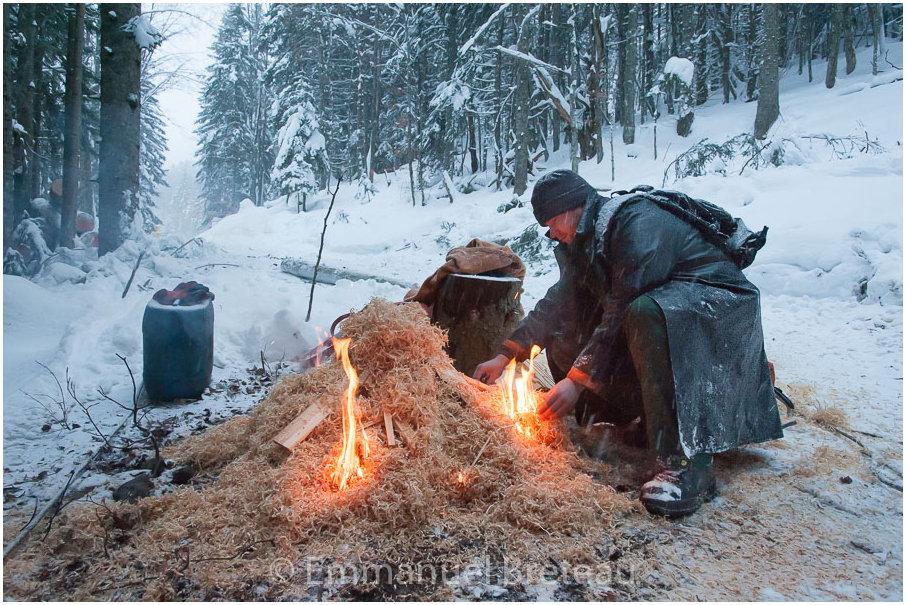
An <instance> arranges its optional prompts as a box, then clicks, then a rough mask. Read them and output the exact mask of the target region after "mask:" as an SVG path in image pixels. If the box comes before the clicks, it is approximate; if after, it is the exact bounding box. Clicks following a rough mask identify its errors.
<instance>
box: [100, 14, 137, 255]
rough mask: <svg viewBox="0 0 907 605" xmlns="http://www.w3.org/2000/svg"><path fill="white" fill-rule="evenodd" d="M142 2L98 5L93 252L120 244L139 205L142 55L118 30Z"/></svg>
mask: <svg viewBox="0 0 907 605" xmlns="http://www.w3.org/2000/svg"><path fill="white" fill-rule="evenodd" d="M140 14H141V4H138V3H124V4H103V5H101V44H100V46H101V145H100V159H99V163H98V215H99V216H98V219H99V221H98V222H99V233H98V254H99V255H104V254H107V253H108V252H111V251H113V250H116V249H117V248H119V247H120V246H121V245H122V244H123V242H124V241H125V239H126V235H127V232H128V230H129V227H130V224H131V222H132V217H133V215H134V214H135V211H136V209H137V207H138V192H139V122H140V111H141V106H140V103H141V81H140V72H141V69H140V68H141V53H140V49H139V46H138V44H136V41H135V36H134V35H133V34H132V33H129V32H126V31H124V30H123V27H124V26H125V25H126V24H127V23H128V22H129V20H130V19H132V18H133V17H136V16H138V15H140Z"/></svg>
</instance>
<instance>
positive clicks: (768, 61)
mask: <svg viewBox="0 0 907 605" xmlns="http://www.w3.org/2000/svg"><path fill="white" fill-rule="evenodd" d="M762 20H763V22H764V23H763V36H764V41H763V46H762V66H761V67H760V69H759V103H758V105H757V107H756V123H755V125H754V133H755V135H756V138H757V139H760V140H761V139H764V138H765V137H766V135H767V134H768V130H769V128H771V127H772V124H774V123H775V120H776V119H778V111H779V110H778V5H777V4H766V5H765V6H763V7H762Z"/></svg>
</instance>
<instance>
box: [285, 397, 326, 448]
mask: <svg viewBox="0 0 907 605" xmlns="http://www.w3.org/2000/svg"><path fill="white" fill-rule="evenodd" d="M329 415H330V411H328V410H326V409H324V408H323V407H322V406H320V405H318V404H317V403H316V404H313V405H310V406H309V407H307V408H306V409H305V411H303V412H302V413H301V414H300V415H299V416H297V417H296V418H294V419H293V421H292V422H291V423H290V424H288V425H287V426H285V427H284V428H283V430H282V431H280V432H279V433H277V435H275V436H274V442H275V443H278V444H280V445H282V446H283V447H285V448H287V449H288V450H292V449H293V448H294V447H296V444H297V443H299V442H300V441H302V440H303V439H305V438H306V437H308V436H309V434H310V433H311V432H312V431H314V430H315V428H316V427H317V426H318V425H319V424H321V422H322V421H323V420H324V419H325V418H327V417H328V416H329Z"/></svg>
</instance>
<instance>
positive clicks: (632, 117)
mask: <svg viewBox="0 0 907 605" xmlns="http://www.w3.org/2000/svg"><path fill="white" fill-rule="evenodd" d="M620 6H625V7H626V8H625V10H624V19H623V21H624V34H623V35H622V36H621V37H620V38H621V39H620V43H621V44H622V45H624V69H623V80H622V81H621V83H620V86H621V89H622V92H623V94H622V100H623V104H622V108H621V112H620V124H621V126H622V127H623V138H624V144H625V145H632V144H633V142H634V141H635V140H636V112H635V111H634V109H635V107H636V35H637V32H636V7H635V6H634V5H623V4H622V5H620Z"/></svg>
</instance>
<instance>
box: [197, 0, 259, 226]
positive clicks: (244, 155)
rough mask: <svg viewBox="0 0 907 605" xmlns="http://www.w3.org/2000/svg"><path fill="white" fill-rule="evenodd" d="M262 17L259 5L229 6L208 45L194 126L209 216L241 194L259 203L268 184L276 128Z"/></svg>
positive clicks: (232, 205)
mask: <svg viewBox="0 0 907 605" xmlns="http://www.w3.org/2000/svg"><path fill="white" fill-rule="evenodd" d="M263 17H264V9H263V7H262V5H259V4H251V5H246V4H232V5H230V7H229V8H228V9H227V11H226V12H225V13H224V16H223V19H222V20H221V24H220V28H219V30H218V32H217V36H216V39H215V41H214V44H213V47H212V51H213V54H214V64H213V65H212V66H211V68H210V70H209V73H210V74H211V76H210V78H209V80H208V82H207V83H206V84H205V86H204V88H203V90H202V94H201V99H200V103H201V111H200V112H199V117H198V120H197V122H196V123H197V124H198V126H197V128H196V131H195V132H196V133H197V134H198V135H199V146H200V152H199V159H198V162H197V165H198V166H199V172H198V176H199V178H200V179H201V181H202V194H203V196H204V198H205V200H206V201H207V208H208V212H209V214H210V215H211V216H224V215H227V214H230V213H231V212H234V211H235V210H236V209H237V208H238V207H239V203H240V202H241V201H242V200H243V199H245V198H250V199H251V200H252V201H253V202H254V203H255V204H257V205H261V204H262V203H263V202H264V200H265V196H266V195H267V193H268V192H269V189H270V173H271V168H272V166H273V163H274V158H273V151H272V147H273V135H274V133H273V130H272V127H271V121H270V119H269V116H268V112H269V110H270V107H271V105H272V94H271V91H270V89H269V87H268V86H267V83H266V81H265V77H264V76H265V70H266V68H267V60H268V49H267V45H266V44H265V41H264V37H263V35H262V27H263V24H264V18H263Z"/></svg>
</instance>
